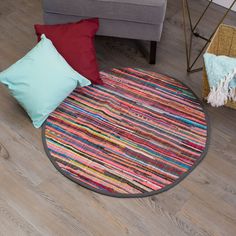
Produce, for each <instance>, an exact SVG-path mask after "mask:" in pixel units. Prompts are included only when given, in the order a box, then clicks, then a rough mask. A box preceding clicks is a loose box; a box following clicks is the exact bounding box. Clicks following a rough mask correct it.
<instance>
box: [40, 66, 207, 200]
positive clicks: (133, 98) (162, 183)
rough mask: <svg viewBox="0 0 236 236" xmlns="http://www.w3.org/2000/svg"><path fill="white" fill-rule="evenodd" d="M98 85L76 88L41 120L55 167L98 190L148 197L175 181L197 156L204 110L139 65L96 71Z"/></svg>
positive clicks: (181, 88)
mask: <svg viewBox="0 0 236 236" xmlns="http://www.w3.org/2000/svg"><path fill="white" fill-rule="evenodd" d="M100 75H101V78H102V80H103V82H104V85H102V86H101V85H95V86H88V87H83V88H78V89H76V90H75V91H74V92H73V93H72V94H71V95H70V96H69V97H68V98H67V99H66V100H65V101H64V102H63V103H62V104H61V105H60V106H59V107H58V109H57V110H56V111H54V112H53V113H52V114H51V116H50V117H49V118H48V119H47V121H46V123H45V125H44V132H43V135H44V142H45V148H46V149H47V153H48V155H49V158H50V159H51V161H52V162H53V164H54V165H55V166H56V168H57V169H58V170H59V171H60V172H61V173H63V174H64V175H65V176H67V177H69V178H70V179H71V180H73V181H75V182H77V183H78V184H81V185H82V186H85V187H88V188H89V189H91V190H95V191H97V192H100V193H103V194H107V195H111V196H119V197H132V196H134V197H135V196H140V197H141V196H147V195H151V194H154V193H158V192H160V191H163V190H165V189H167V188H169V187H171V186H174V185H175V184H176V183H178V182H179V181H180V180H181V179H182V178H183V177H185V176H186V174H187V173H189V172H190V171H191V170H192V169H193V168H194V167H195V166H196V164H198V163H199V161H200V160H201V159H202V158H203V154H204V152H205V149H206V144H207V134H208V126H207V121H206V115H205V113H204V110H203V108H202V105H201V103H200V102H199V100H198V98H197V97H196V96H195V95H194V94H193V93H192V92H191V90H190V89H189V88H188V87H186V86H185V85H183V84H182V83H180V82H178V81H177V80H175V79H173V78H170V77H167V76H164V75H161V74H158V73H154V72H148V71H144V70H141V69H131V68H124V69H112V70H111V71H109V72H101V73H100Z"/></svg>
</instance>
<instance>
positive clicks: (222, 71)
mask: <svg viewBox="0 0 236 236" xmlns="http://www.w3.org/2000/svg"><path fill="white" fill-rule="evenodd" d="M204 62H205V66H206V72H207V77H208V82H209V85H210V93H209V95H208V97H207V101H208V103H210V104H211V105H212V106H213V107H219V106H223V105H224V104H225V103H226V102H227V101H230V100H231V101H234V102H236V58H232V57H227V56H216V55H214V54H210V53H205V54H204Z"/></svg>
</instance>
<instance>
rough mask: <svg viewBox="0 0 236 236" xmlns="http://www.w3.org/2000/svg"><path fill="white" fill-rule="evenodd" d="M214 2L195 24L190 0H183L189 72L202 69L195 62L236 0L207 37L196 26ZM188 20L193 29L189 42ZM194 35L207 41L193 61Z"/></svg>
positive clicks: (235, 0)
mask: <svg viewBox="0 0 236 236" xmlns="http://www.w3.org/2000/svg"><path fill="white" fill-rule="evenodd" d="M212 3H213V0H210V1H209V3H208V5H207V6H206V8H205V9H204V11H203V13H202V15H201V16H200V17H199V19H198V20H197V21H196V23H195V24H194V25H193V23H192V18H191V13H190V8H189V4H188V0H183V24H184V38H185V49H186V59H187V71H188V72H197V71H200V70H202V67H201V68H196V69H194V68H193V67H194V65H195V63H196V62H197V60H198V59H199V57H200V56H201V54H202V53H203V52H204V50H205V49H206V47H207V45H208V43H209V42H210V41H211V39H212V37H213V36H214V34H215V32H216V30H217V29H218V27H219V26H220V24H221V23H222V22H223V21H224V19H225V18H226V16H227V15H228V13H229V11H230V10H231V9H232V7H233V6H234V4H235V3H236V0H234V1H233V2H232V4H231V5H230V7H229V8H228V9H227V11H226V12H225V14H224V15H223V17H222V18H221V20H220V21H219V23H218V25H217V26H216V28H215V30H214V31H213V33H212V34H211V35H210V37H209V38H205V37H204V36H202V35H200V34H199V33H198V32H196V28H197V26H198V25H199V23H200V22H201V20H202V18H203V17H204V15H205V14H206V12H207V10H208V8H209V7H210V6H211V4H212ZM187 21H188V22H189V26H190V30H191V32H190V39H189V42H188V38H187ZM193 36H194V37H197V38H201V39H203V40H204V41H206V43H205V44H204V46H203V47H202V49H201V50H200V52H199V53H198V55H197V56H196V58H195V59H194V60H193V61H191V52H192V41H193Z"/></svg>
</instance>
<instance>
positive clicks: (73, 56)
mask: <svg viewBox="0 0 236 236" xmlns="http://www.w3.org/2000/svg"><path fill="white" fill-rule="evenodd" d="M34 27H35V31H36V34H37V36H38V40H40V36H41V34H45V35H46V37H47V38H49V39H50V40H51V41H52V42H53V44H54V46H55V47H56V49H57V50H58V52H59V53H60V54H61V55H62V56H63V57H64V58H65V59H66V61H67V62H68V63H69V64H70V65H71V67H72V68H74V69H75V70H76V71H78V72H79V73H80V74H81V75H83V76H84V77H86V78H87V79H89V80H90V81H91V82H92V83H94V84H102V80H101V79H100V76H99V70H98V63H97V59H96V51H95V47H94V36H95V34H96V32H97V30H98V27H99V22H98V19H88V20H82V21H79V22H76V23H68V24H57V25H35V26H34Z"/></svg>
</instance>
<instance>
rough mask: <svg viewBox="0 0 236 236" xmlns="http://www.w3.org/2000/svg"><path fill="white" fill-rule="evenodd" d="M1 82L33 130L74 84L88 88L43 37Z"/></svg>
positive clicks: (84, 79) (85, 82) (74, 86)
mask: <svg viewBox="0 0 236 236" xmlns="http://www.w3.org/2000/svg"><path fill="white" fill-rule="evenodd" d="M0 82H2V83H3V84H5V85H6V86H7V87H8V88H9V90H10V91H11V93H12V95H13V96H14V97H15V98H16V100H17V101H18V102H19V104H20V105H21V106H22V107H23V108H24V109H25V110H26V112H27V113H28V115H29V116H30V118H31V120H32V121H33V125H34V126H35V127H36V128H39V127H40V126H41V125H42V124H43V122H44V121H45V120H46V119H47V117H48V116H49V114H50V113H51V112H52V111H54V110H55V109H56V108H57V106H58V105H59V104H60V103H61V102H62V101H63V100H64V99H65V98H66V97H67V96H68V95H69V94H70V93H71V92H72V91H73V90H74V89H75V88H76V87H77V85H79V86H87V85H90V81H89V80H87V79H86V78H85V77H83V76H82V75H80V74H79V73H78V72H76V71H75V70H73V69H72V68H71V66H70V65H69V64H68V63H67V62H66V61H65V59H64V58H63V57H62V56H61V55H60V54H59V53H58V52H57V50H56V48H55V47H54V46H53V44H52V42H51V41H50V40H49V39H47V38H46V36H45V35H42V37H41V41H40V42H39V43H38V44H37V45H36V46H35V47H34V48H33V49H32V50H31V51H30V52H29V53H27V54H26V55H25V56H24V57H23V58H22V59H20V60H19V61H17V62H16V63H15V64H13V65H12V66H11V67H9V68H8V69H6V70H5V71H3V72H1V73H0Z"/></svg>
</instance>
